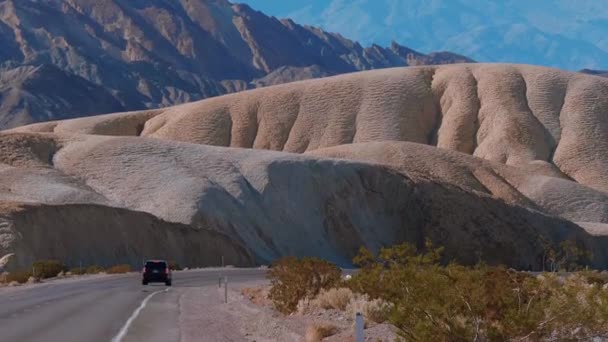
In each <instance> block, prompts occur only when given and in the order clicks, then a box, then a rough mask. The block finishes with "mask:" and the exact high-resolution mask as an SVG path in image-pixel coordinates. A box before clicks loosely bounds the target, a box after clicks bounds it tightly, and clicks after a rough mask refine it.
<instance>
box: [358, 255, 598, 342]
mask: <svg viewBox="0 0 608 342" xmlns="http://www.w3.org/2000/svg"><path fill="white" fill-rule="evenodd" d="M441 252H442V250H441V249H436V248H433V247H432V246H431V245H430V244H427V246H426V248H425V249H424V250H423V251H418V250H416V248H415V247H413V246H411V245H408V244H402V245H398V246H394V247H392V248H386V249H383V250H381V251H380V253H379V254H378V256H373V255H372V254H371V253H370V252H369V251H366V250H362V251H361V253H360V254H359V255H358V256H357V258H355V260H356V261H357V262H358V263H359V265H361V267H362V268H361V270H360V272H358V273H357V274H356V275H354V276H353V278H352V279H351V281H349V282H348V285H349V286H350V287H351V288H352V289H353V291H355V292H358V293H362V294H366V295H369V296H370V297H371V298H372V299H376V298H377V299H381V300H383V301H384V302H386V303H390V309H389V312H388V316H387V317H388V321H389V322H390V323H391V324H392V325H394V326H395V327H396V328H397V329H398V333H399V336H400V337H401V338H403V339H405V340H408V341H475V340H486V341H511V340H520V341H543V340H580V339H585V338H590V337H594V336H606V334H608V308H607V307H606V305H605V303H608V291H607V290H606V289H604V287H603V284H602V282H601V281H599V280H597V278H600V277H598V276H595V277H593V278H590V277H588V276H586V275H585V273H584V272H578V273H571V274H567V275H559V274H556V273H545V274H542V275H540V276H533V275H531V274H529V273H525V272H518V271H515V270H512V269H507V268H505V267H493V266H487V265H477V266H474V267H465V266H462V265H458V264H455V263H451V264H448V265H442V264H440V262H439V260H440V256H441Z"/></svg>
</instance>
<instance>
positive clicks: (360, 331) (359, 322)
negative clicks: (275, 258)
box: [355, 312, 365, 342]
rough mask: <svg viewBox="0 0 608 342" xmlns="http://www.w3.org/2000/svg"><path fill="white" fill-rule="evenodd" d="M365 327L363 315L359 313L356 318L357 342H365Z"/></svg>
mask: <svg viewBox="0 0 608 342" xmlns="http://www.w3.org/2000/svg"><path fill="white" fill-rule="evenodd" d="M363 326H364V322H363V315H362V314H361V313H360V312H357V315H356V316H355V342H364V340H365V338H364V337H363Z"/></svg>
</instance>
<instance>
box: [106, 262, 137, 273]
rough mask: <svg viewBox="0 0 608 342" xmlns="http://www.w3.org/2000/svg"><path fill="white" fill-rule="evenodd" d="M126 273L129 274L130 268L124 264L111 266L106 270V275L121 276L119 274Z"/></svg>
mask: <svg viewBox="0 0 608 342" xmlns="http://www.w3.org/2000/svg"><path fill="white" fill-rule="evenodd" d="M128 272H131V266H130V265H126V264H124V265H116V266H112V267H110V268H108V269H107V270H106V273H108V274H121V273H128Z"/></svg>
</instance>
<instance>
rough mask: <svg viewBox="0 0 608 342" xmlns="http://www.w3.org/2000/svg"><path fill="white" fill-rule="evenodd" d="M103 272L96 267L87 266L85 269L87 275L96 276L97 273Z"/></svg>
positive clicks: (100, 268)
mask: <svg viewBox="0 0 608 342" xmlns="http://www.w3.org/2000/svg"><path fill="white" fill-rule="evenodd" d="M103 271H104V269H103V268H102V267H100V266H97V265H92V266H89V267H87V269H86V273H87V274H98V273H102V272H103Z"/></svg>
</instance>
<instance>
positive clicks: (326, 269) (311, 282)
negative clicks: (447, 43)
mask: <svg viewBox="0 0 608 342" xmlns="http://www.w3.org/2000/svg"><path fill="white" fill-rule="evenodd" d="M340 274H341V271H340V269H339V268H338V267H337V266H336V265H334V264H332V263H330V262H327V261H324V260H321V259H318V258H302V259H298V258H295V257H286V258H283V259H280V260H278V261H276V262H275V263H273V265H272V267H271V268H270V270H269V271H268V278H269V279H270V284H271V289H270V292H269V295H268V298H270V299H271V300H272V302H273V304H274V307H275V308H276V309H277V310H279V311H281V312H283V313H291V312H294V311H295V310H296V309H297V306H298V302H299V301H300V300H301V299H303V298H314V297H315V296H317V295H318V294H319V292H320V291H321V290H322V289H330V288H332V287H335V286H336V285H338V284H339V282H340Z"/></svg>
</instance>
